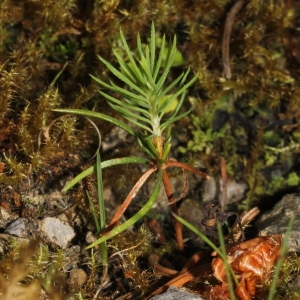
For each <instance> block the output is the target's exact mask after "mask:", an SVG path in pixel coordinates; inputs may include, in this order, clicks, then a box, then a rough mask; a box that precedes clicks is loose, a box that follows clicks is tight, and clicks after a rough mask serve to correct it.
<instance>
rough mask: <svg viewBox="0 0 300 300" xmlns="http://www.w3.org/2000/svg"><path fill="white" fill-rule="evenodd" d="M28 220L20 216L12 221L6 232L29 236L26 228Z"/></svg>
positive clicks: (18, 235) (21, 236)
mask: <svg viewBox="0 0 300 300" xmlns="http://www.w3.org/2000/svg"><path fill="white" fill-rule="evenodd" d="M27 223H28V221H27V219H25V218H19V219H17V220H15V221H13V222H12V223H10V224H9V225H8V226H7V227H6V229H5V231H4V232H5V233H8V234H11V235H14V236H17V237H20V238H24V237H26V236H27V230H26V225H27Z"/></svg>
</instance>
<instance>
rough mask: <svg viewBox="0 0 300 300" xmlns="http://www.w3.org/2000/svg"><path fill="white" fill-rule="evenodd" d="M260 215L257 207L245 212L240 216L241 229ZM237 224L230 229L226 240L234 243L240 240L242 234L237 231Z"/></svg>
mask: <svg viewBox="0 0 300 300" xmlns="http://www.w3.org/2000/svg"><path fill="white" fill-rule="evenodd" d="M259 213H260V210H259V209H258V208H257V207H253V208H252V209H250V210H249V211H247V212H244V213H243V214H241V215H240V218H239V219H240V221H241V225H242V227H243V229H244V228H245V227H246V226H247V225H248V224H249V223H250V222H251V221H252V220H253V219H254V218H255V217H256V216H257V215H258V214H259ZM239 229H240V227H239V224H238V222H237V221H235V223H234V224H233V226H232V227H231V233H230V234H229V236H228V238H229V239H231V238H232V240H233V241H234V242H236V241H238V240H240V238H241V234H242V232H241V231H240V230H239Z"/></svg>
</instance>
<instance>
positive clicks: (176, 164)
mask: <svg viewBox="0 0 300 300" xmlns="http://www.w3.org/2000/svg"><path fill="white" fill-rule="evenodd" d="M169 167H179V168H182V169H185V170H187V171H190V172H192V173H194V174H196V175H199V176H201V177H202V178H204V179H205V180H210V179H211V177H210V176H209V175H207V174H206V173H204V172H201V171H199V170H197V169H195V168H193V167H191V166H189V165H187V164H184V163H181V162H179V161H176V160H169V161H168V162H167V163H166V168H169Z"/></svg>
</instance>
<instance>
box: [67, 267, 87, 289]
mask: <svg viewBox="0 0 300 300" xmlns="http://www.w3.org/2000/svg"><path fill="white" fill-rule="evenodd" d="M87 279H88V276H87V274H86V273H85V271H84V270H82V269H72V270H71V271H70V284H71V285H73V286H79V287H80V286H83V285H84V284H85V283H86V282H87Z"/></svg>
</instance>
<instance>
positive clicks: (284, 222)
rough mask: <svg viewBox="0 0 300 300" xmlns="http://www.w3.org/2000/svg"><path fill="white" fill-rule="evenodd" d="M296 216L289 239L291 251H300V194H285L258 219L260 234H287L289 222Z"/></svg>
mask: <svg viewBox="0 0 300 300" xmlns="http://www.w3.org/2000/svg"><path fill="white" fill-rule="evenodd" d="M292 216H295V222H294V225H293V228H292V231H291V235H290V238H289V241H288V248H289V251H300V244H299V243H300V194H289V195H286V196H284V197H283V198H282V199H281V200H280V201H279V202H278V203H277V204H276V205H275V206H274V207H273V208H272V209H271V210H270V211H268V212H266V213H264V214H262V215H261V216H260V217H259V218H258V220H257V221H256V227H257V229H258V230H259V232H260V235H264V236H265V235H272V234H277V233H280V234H285V233H286V231H287V229H288V222H289V220H290V219H291V217H292Z"/></svg>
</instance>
